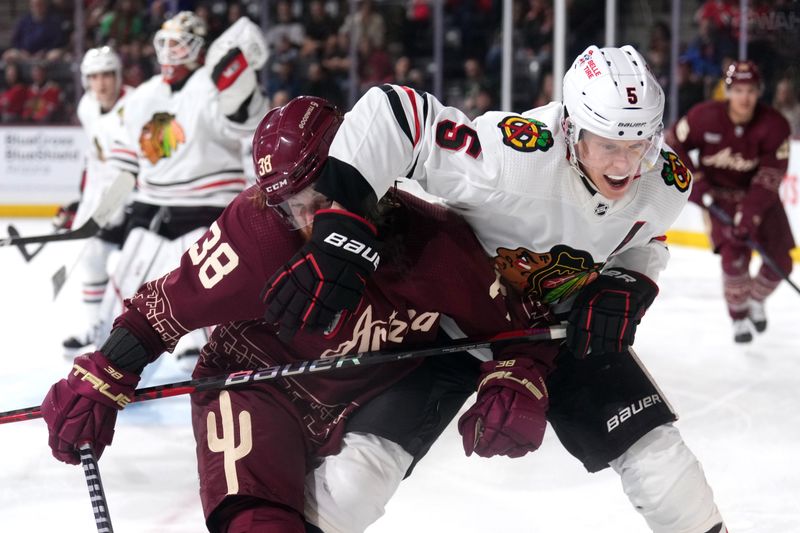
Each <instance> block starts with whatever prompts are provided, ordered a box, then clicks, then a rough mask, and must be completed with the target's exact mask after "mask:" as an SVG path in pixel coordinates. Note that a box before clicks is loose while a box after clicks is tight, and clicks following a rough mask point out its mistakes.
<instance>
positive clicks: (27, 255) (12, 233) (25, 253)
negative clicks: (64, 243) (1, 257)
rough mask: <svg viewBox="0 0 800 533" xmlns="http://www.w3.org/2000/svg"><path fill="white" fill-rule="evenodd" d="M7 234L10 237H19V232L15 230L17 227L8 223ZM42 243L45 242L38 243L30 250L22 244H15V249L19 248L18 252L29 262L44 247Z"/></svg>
mask: <svg viewBox="0 0 800 533" xmlns="http://www.w3.org/2000/svg"><path fill="white" fill-rule="evenodd" d="M8 236H9V237H11V238H18V237H20V233H19V231H18V230H17V228H15V227H14V226H12V225H11V224H9V225H8ZM44 245H45V243H42V244H40V245H39V247H38V248H37V249H35V250H34V251H32V252H30V251H28V249H27V248H25V245H24V244H17V249H19V253H21V254H22V257H23V258H24V259H25V262H26V263H30V262H31V260H32V259H33V258H34V257H36V256H37V255H39V252H41V251H42V248H44Z"/></svg>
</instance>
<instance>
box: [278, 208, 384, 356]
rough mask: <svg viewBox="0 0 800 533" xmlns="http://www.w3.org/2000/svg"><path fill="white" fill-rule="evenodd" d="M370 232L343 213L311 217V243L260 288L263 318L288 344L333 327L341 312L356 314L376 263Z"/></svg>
mask: <svg viewBox="0 0 800 533" xmlns="http://www.w3.org/2000/svg"><path fill="white" fill-rule="evenodd" d="M380 248H381V243H380V241H379V240H378V238H377V232H376V230H375V227H374V226H373V225H372V224H370V223H369V222H367V221H366V220H364V219H363V218H361V217H359V216H357V215H354V214H352V213H348V212H346V211H340V210H333V209H323V210H320V211H318V212H317V214H316V215H315V217H314V228H313V229H312V231H311V239H310V240H309V242H308V243H306V244H305V245H304V246H303V247H302V248H300V251H299V252H297V253H296V254H295V255H294V257H292V259H291V260H290V261H289V262H288V263H287V264H286V265H284V266H283V267H281V268H280V269H279V270H278V271H277V272H276V273H275V274H274V275H273V276H272V278H270V280H269V281H268V282H267V286H266V287H265V288H264V292H263V295H262V297H263V300H264V302H265V303H266V304H267V310H266V313H265V315H264V319H265V320H266V321H267V322H270V323H277V324H279V332H278V333H279V335H280V337H281V338H282V339H283V340H284V341H287V342H288V341H289V340H291V338H292V337H293V336H294V334H295V332H297V330H298V329H300V328H307V329H319V330H324V329H325V328H327V327H329V326H331V325H332V322H333V321H334V319H335V318H336V316H337V314H338V313H339V312H341V311H344V310H347V311H351V312H353V311H355V310H356V307H358V304H359V302H360V301H361V296H362V294H363V293H364V287H365V285H366V281H367V278H368V277H369V276H370V275H371V274H372V273H373V272H375V270H376V269H377V268H378V263H379V261H380Z"/></svg>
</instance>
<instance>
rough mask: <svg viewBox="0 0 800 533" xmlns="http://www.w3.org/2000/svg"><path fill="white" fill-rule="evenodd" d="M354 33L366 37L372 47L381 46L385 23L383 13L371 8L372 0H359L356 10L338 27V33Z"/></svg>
mask: <svg viewBox="0 0 800 533" xmlns="http://www.w3.org/2000/svg"><path fill="white" fill-rule="evenodd" d="M353 31H356V35H358V36H360V37H361V38H367V39H368V40H369V43H370V45H372V46H373V47H379V46H382V45H383V44H384V43H385V38H386V23H385V22H384V20H383V15H381V14H380V13H378V12H376V11H374V10H373V9H372V0H361V1H360V2H359V5H358V10H357V11H356V12H355V13H354V14H353V15H348V16H347V17H346V18H345V20H344V24H342V26H341V28H339V34H340V35H341V34H347V35H352V34H353Z"/></svg>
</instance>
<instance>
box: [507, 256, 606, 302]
mask: <svg viewBox="0 0 800 533" xmlns="http://www.w3.org/2000/svg"><path fill="white" fill-rule="evenodd" d="M494 266H495V270H497V272H498V273H499V274H500V276H501V277H502V278H503V279H504V280H505V281H506V283H507V284H508V285H510V286H511V287H513V288H515V289H516V290H517V291H518V292H520V293H522V294H525V295H530V296H533V297H534V298H536V299H537V300H541V301H542V302H545V303H548V304H554V303H558V302H559V301H562V300H564V299H566V298H568V297H569V296H571V295H573V294H575V293H576V292H578V291H579V290H581V289H582V288H583V287H584V286H586V285H587V284H589V283H591V282H592V281H594V280H595V278H597V276H598V275H599V272H600V268H602V266H603V265H602V263H595V262H594V260H593V259H592V255H591V254H590V253H589V252H584V251H581V250H575V249H574V248H570V247H569V246H564V245H562V244H557V245H555V246H553V247H552V248H551V249H550V251H549V252H532V251H530V250H528V249H527V248H522V247H519V248H516V249H514V250H512V249H510V248H498V249H497V255H496V256H495V257H494Z"/></svg>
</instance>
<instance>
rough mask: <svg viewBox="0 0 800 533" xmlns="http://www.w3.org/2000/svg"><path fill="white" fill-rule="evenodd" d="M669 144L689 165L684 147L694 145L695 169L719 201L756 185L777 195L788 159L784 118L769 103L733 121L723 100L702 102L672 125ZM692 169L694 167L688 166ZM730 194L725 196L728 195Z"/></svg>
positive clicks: (741, 194) (737, 197) (738, 196)
mask: <svg viewBox="0 0 800 533" xmlns="http://www.w3.org/2000/svg"><path fill="white" fill-rule="evenodd" d="M673 134H674V138H675V139H677V141H678V142H677V143H675V144H676V146H672V148H673V149H674V150H675V151H676V152H677V153H678V155H679V156H680V157H681V159H682V160H683V161H684V162H686V163H687V165H690V166H691V159H690V158H689V157H688V152H689V151H690V150H693V149H695V148H697V149H699V152H700V153H699V158H698V159H699V166H698V168H697V169H696V170H699V171H700V172H702V174H703V179H706V180H708V181H709V184H710V185H711V186H712V192H713V193H716V194H715V196H719V198H717V199H719V200H725V199H732V200H735V201H740V200H742V199H743V198H744V193H745V192H746V191H747V190H749V189H750V188H751V186H754V185H755V186H757V187H761V188H763V189H764V192H765V193H769V194H770V196H771V200H773V201H774V200H777V199H778V187H779V186H780V182H781V179H782V178H783V176H784V175H785V174H786V168H787V165H788V162H789V136H790V134H791V131H790V128H789V123H788V122H787V121H786V119H785V118H784V117H783V116H782V115H781V114H780V113H778V112H777V111H776V110H774V109H773V108H771V107H769V106H767V105H764V104H761V103H759V104H758V105H757V106H756V109H755V112H754V114H753V118H752V120H751V121H750V122H749V123H747V124H744V125H735V124H734V123H733V122H731V119H730V118H729V117H728V104H727V102H714V101H709V102H702V103H700V104H697V105H695V106H694V107H692V108H691V109H690V110H689V112H688V113H687V114H686V116H684V117H683V118H681V119H680V120H679V121H678V123H677V124H676V125H675V126H674V128H673ZM693 170H694V169H693ZM731 196H732V198H729V197H731Z"/></svg>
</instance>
